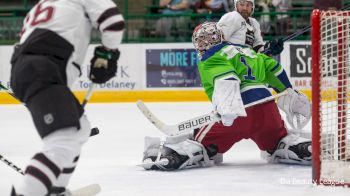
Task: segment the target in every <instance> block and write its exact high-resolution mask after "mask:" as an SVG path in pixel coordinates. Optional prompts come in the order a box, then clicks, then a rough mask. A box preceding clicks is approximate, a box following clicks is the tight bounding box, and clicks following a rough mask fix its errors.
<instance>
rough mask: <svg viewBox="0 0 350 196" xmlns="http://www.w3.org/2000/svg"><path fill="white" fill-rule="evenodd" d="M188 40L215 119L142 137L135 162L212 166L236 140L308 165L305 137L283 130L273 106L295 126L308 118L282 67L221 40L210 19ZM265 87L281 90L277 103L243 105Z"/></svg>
mask: <svg viewBox="0 0 350 196" xmlns="http://www.w3.org/2000/svg"><path fill="white" fill-rule="evenodd" d="M192 42H193V44H194V46H195V48H196V50H197V52H198V55H199V58H200V62H199V65H198V69H199V73H200V76H201V81H202V85H203V87H204V90H205V93H206V94H207V96H208V98H209V100H210V101H211V103H212V105H213V111H214V112H215V113H217V114H218V115H219V116H220V118H221V121H220V122H216V123H212V124H209V125H206V126H203V127H201V128H199V129H196V130H194V131H193V134H191V135H189V136H188V135H186V137H183V136H181V135H180V136H178V137H177V136H172V137H168V138H166V139H165V140H161V139H160V138H152V137H146V138H145V149H144V156H143V163H142V164H141V166H142V167H144V168H145V169H147V170H177V169H185V168H192V167H200V166H212V165H214V164H216V163H220V162H222V154H223V153H225V152H226V151H228V150H229V149H230V148H231V147H232V146H233V145H234V144H235V143H237V142H239V141H240V140H242V139H251V140H253V141H254V142H255V143H256V144H257V146H258V147H259V149H260V150H261V151H263V152H264V153H265V154H266V156H265V158H266V159H267V160H268V162H272V163H289V164H302V165H310V164H311V140H310V139H307V138H302V137H300V136H299V135H297V134H293V133H292V132H291V131H288V130H287V128H286V126H285V123H284V121H283V120H282V117H281V115H280V112H279V109H278V108H280V109H281V110H282V111H283V112H285V113H286V117H287V121H288V123H289V124H290V125H291V127H292V128H293V129H294V130H296V131H297V130H301V129H302V128H303V127H304V126H305V125H306V124H307V123H308V121H309V120H310V116H311V114H310V112H311V108H310V102H309V100H308V98H307V97H306V96H305V95H303V94H302V93H300V92H298V91H296V90H294V89H293V87H292V85H291V83H290V82H289V79H288V77H287V75H286V72H285V71H284V69H283V68H282V66H281V65H280V64H279V63H278V62H277V61H276V60H274V59H273V58H271V57H269V56H267V55H265V54H260V53H256V52H255V51H254V50H252V49H250V48H248V47H245V46H242V45H237V44H234V43H229V42H224V41H223V40H222V32H221V31H220V30H219V29H218V28H217V24H216V23H215V22H205V23H203V24H201V25H199V26H197V27H196V28H195V30H194V32H193V36H192ZM269 88H273V89H274V91H276V92H277V93H280V92H282V91H287V94H286V95H284V96H282V97H280V98H279V99H278V100H277V104H276V102H275V101H269V102H265V103H262V104H257V105H254V106H252V107H248V108H246V109H245V107H244V105H246V104H250V103H254V102H256V101H259V100H261V99H264V98H266V97H270V96H272V94H271V92H270V90H269ZM187 136H188V137H187Z"/></svg>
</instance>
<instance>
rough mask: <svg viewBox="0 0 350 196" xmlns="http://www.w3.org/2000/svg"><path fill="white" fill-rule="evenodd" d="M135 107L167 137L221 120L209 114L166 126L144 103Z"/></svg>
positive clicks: (277, 95)
mask: <svg viewBox="0 0 350 196" xmlns="http://www.w3.org/2000/svg"><path fill="white" fill-rule="evenodd" d="M287 93H288V92H287V91H283V92H281V93H278V94H276V95H272V96H270V97H266V98H264V99H260V100H258V101H255V102H252V103H249V104H247V105H245V106H244V107H245V108H248V107H251V106H254V105H258V104H262V103H265V102H268V101H272V100H274V99H277V98H279V97H281V96H284V95H286V94H287ZM136 105H137V107H138V108H139V110H140V111H141V112H142V113H143V115H145V117H146V118H147V119H148V120H149V121H150V122H151V123H152V124H153V125H154V126H155V127H157V128H158V129H159V130H160V131H161V132H163V133H164V134H166V135H168V136H179V135H185V134H186V135H187V134H191V133H192V132H193V130H194V129H196V128H200V127H203V126H205V125H208V124H210V123H215V122H218V121H220V120H221V118H220V116H219V115H218V114H217V113H214V112H210V113H207V114H204V115H201V116H197V117H194V118H191V119H189V120H186V121H183V122H180V123H177V124H174V125H167V124H165V123H163V122H162V121H161V120H159V118H157V116H156V115H154V114H153V113H152V112H151V111H150V110H149V109H148V107H147V106H146V105H145V103H144V102H143V101H142V100H138V101H137V104H136Z"/></svg>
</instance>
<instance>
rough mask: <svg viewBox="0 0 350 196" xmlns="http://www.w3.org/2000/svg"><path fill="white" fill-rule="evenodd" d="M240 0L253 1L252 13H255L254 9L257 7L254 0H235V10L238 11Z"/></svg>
mask: <svg viewBox="0 0 350 196" xmlns="http://www.w3.org/2000/svg"><path fill="white" fill-rule="evenodd" d="M239 1H248V2H251V3H252V4H253V10H252V14H251V15H253V13H254V9H255V3H254V0H235V1H234V8H235V11H237V3H238V2H239Z"/></svg>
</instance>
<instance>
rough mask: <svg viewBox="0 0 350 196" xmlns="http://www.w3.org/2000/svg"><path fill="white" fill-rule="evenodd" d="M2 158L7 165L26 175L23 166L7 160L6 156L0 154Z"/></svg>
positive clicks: (0, 158)
mask: <svg viewBox="0 0 350 196" xmlns="http://www.w3.org/2000/svg"><path fill="white" fill-rule="evenodd" d="M0 160H1V161H2V162H4V163H5V164H6V165H8V166H10V167H11V168H12V169H14V170H16V171H17V172H18V173H20V174H22V175H24V172H23V170H22V169H21V168H19V167H17V166H16V165H15V164H13V163H12V162H11V161H9V160H7V159H6V158H5V157H4V156H2V155H1V154H0Z"/></svg>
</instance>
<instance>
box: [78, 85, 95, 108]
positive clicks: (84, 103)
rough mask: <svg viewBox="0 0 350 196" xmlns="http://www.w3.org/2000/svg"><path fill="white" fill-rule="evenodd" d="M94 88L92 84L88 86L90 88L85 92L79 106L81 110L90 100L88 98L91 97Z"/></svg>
mask: <svg viewBox="0 0 350 196" xmlns="http://www.w3.org/2000/svg"><path fill="white" fill-rule="evenodd" d="M94 88H95V84H94V83H92V84H91V85H90V87H89V89H88V91H87V93H86V95H85V97H84V100H83V103H82V104H81V106H82V107H83V108H84V107H85V105H86V104H87V102H88V101H89V100H90V97H91V95H92V91H93V90H94Z"/></svg>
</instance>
